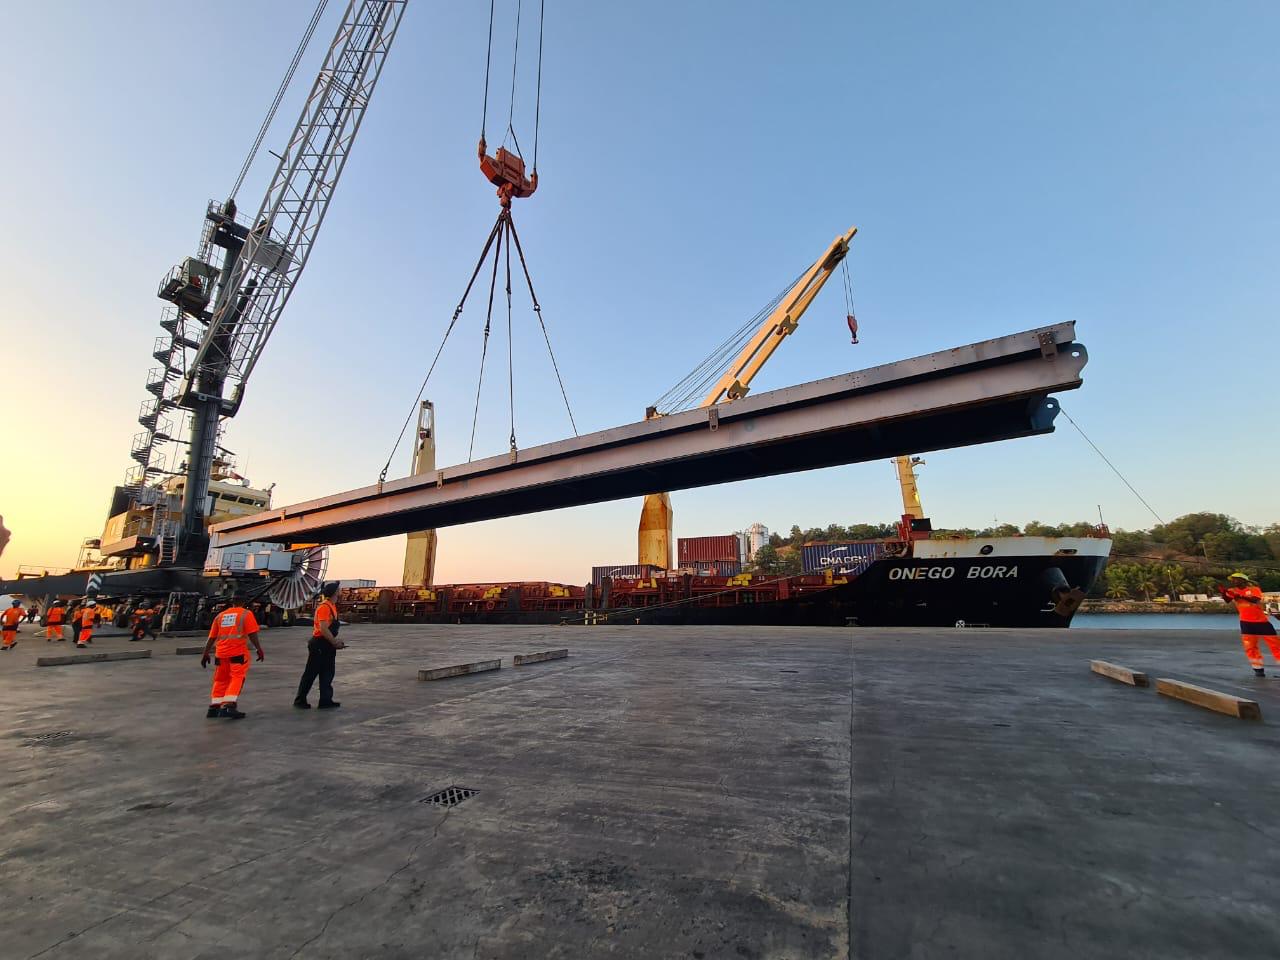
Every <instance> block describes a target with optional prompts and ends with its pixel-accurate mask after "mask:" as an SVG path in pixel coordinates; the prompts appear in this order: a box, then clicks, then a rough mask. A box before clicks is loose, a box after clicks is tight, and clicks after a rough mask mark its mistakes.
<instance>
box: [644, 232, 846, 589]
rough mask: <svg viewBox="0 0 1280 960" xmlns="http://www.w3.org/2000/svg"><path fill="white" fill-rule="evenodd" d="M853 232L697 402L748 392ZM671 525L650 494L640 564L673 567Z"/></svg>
mask: <svg viewBox="0 0 1280 960" xmlns="http://www.w3.org/2000/svg"><path fill="white" fill-rule="evenodd" d="M857 232H858V228H857V227H850V228H849V230H848V231H847V232H846V233H845V234H844V235H843V236H839V237H836V238H835V240H833V241H832V242H831V246H829V247H828V248H827V250H826V252H825V253H823V254H822V256H820V257H819V258H818V259H817V260H816V261H815V262H814V264H813V266H811V267H810V268H809V269H808V270H806V271H805V272H804V274H802V275H801V277H800V279H799V280H798V281H796V283H795V285H794V286H793V287H791V289H790V290H788V291H787V294H786V296H784V297H783V298H782V300H781V302H780V303H779V304H778V305H777V307H775V308H774V309H773V311H772V312H770V313H769V315H768V316H767V317H765V318H764V321H763V322H762V323H761V324H760V326H759V328H758V329H757V330H756V332H755V334H754V335H753V336H752V337H751V339H750V340H748V341H747V344H746V346H744V347H743V348H742V350H741V351H740V352H739V353H738V355H737V357H736V358H735V359H734V361H733V363H731V364H730V365H729V368H728V369H727V370H725V372H724V374H723V376H721V377H720V379H719V380H718V381H717V382H716V384H715V386H713V387H712V388H711V392H710V393H708V394H707V397H706V399H705V400H703V401H702V403H701V404H700V406H703V407H710V406H714V405H715V404H717V403H723V402H724V401H726V400H738V399H740V398H742V397H745V396H746V395H747V393H748V392H750V390H751V381H752V380H753V379H755V376H756V374H757V373H759V372H760V369H761V368H762V367H763V366H764V365H765V363H766V362H768V360H769V358H770V357H771V356H773V353H774V351H775V350H777V349H778V347H779V346H780V345H781V344H782V341H783V340H784V339H785V338H786V337H787V336H789V335H790V334H792V333H794V332H795V331H796V328H797V327H798V326H799V325H800V318H801V317H802V316H803V315H804V312H805V310H807V309H808V308H809V304H811V303H812V302H813V298H814V297H816V296H817V295H818V292H819V291H820V290H821V289H822V288H823V286H824V285H825V284H826V282H827V281H828V280H829V279H831V275H832V274H833V273H835V270H836V268H837V267H838V266H840V263H841V262H842V261H843V260H844V258H845V256H846V255H847V254H848V253H849V243H850V241H851V240H853V238H854V235H855V234H857ZM645 416H646V418H647V419H652V418H654V417H657V416H661V414H659V413H658V412H657V411H656V410H655V409H653V408H650V410H649V411H648V412H647V413H646V415H645ZM671 525H672V513H671V497H670V496H669V495H668V494H665V493H651V494H649V495H648V496H646V497H645V498H644V507H643V508H642V510H641V512H640V529H639V536H638V540H639V548H640V549H639V554H640V556H639V562H640V563H642V564H646V563H647V564H652V565H654V566H657V567H661V568H662V569H664V570H670V569H671V566H672V564H671V547H672V540H671Z"/></svg>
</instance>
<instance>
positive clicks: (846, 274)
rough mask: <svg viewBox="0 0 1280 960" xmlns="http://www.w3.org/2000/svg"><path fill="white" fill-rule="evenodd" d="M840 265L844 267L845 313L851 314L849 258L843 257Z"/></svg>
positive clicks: (851, 296)
mask: <svg viewBox="0 0 1280 960" xmlns="http://www.w3.org/2000/svg"><path fill="white" fill-rule="evenodd" d="M840 266H841V267H842V268H843V269H844V309H845V313H847V314H848V315H849V316H851V317H852V316H853V280H852V279H850V277H849V258H848V257H845V258H844V259H843V260H841V261H840Z"/></svg>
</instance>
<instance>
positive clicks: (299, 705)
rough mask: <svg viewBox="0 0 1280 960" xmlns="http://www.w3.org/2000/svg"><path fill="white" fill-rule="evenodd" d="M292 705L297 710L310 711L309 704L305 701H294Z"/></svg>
mask: <svg viewBox="0 0 1280 960" xmlns="http://www.w3.org/2000/svg"><path fill="white" fill-rule="evenodd" d="M293 705H294V706H295V707H297V708H298V709H299V710H310V709H311V704H309V703H307V701H305V700H295V701H293Z"/></svg>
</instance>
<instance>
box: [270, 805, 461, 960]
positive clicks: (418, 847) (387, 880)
mask: <svg viewBox="0 0 1280 960" xmlns="http://www.w3.org/2000/svg"><path fill="white" fill-rule="evenodd" d="M452 812H453V808H452V807H447V808H445V811H444V816H442V817H441V818H440V819H439V821H437V823H436V825H435V829H434V830H432V831H431V836H429V837H423V838H422V839H421V840H419V841H418V842H417V843H415V844H414V845H413V848H412V849H411V850H410V851H409V855H408V856H407V857H405V861H404V863H402V864H401V865H400V866H399V867H397V868H396V869H395V870H392V871H391V873H389V874H387V876H386V878H385V879H383V880H380V881H379V882H378V883H375V884H374V885H373V886H372V887H370V888H369V889H368V890H366V891H365V892H364V893H362V894H360V896H358V897H356V898H355V899H354V900H349V901H348V902H346V903H344V904H343V905H342V906H340V907H338V908H337V909H336V910H334V911H332V912H331V913H330V914H329V916H327V917H325V920H324V923H323V924H321V926H320V929H319V931H317V932H316V934H315V936H313V937H309V938H308V939H306V940H304V941H303V942H302V943H300V944H298V947H297V949H295V950H294V951H293V953H291V954H289V960H293V958H294V957H296V956H297V955H298V954H300V953H301V952H302V951H303V950H305V949H306V948H307V947H309V946H311V944H313V943H315V942H316V941H317V940H319V939H320V938H321V937H323V936H324V935H325V932H326V931H327V930H328V929H329V924H331V923H333V921H334V918H335V917H337V916H338V914H340V913H342V912H343V911H344V910H348V909H350V908H351V907H354V906H356V905H357V904H359V903H361V902H363V901H364V899H365V898H366V897H368V896H369V895H370V894H371V893H373V892H374V891H376V890H381V889H382V888H383V887H385V886H386V885H387V884H389V883H390V882H391V881H392V880H394V879H395V878H396V877H398V876H400V874H402V873H404V872H405V871H406V870H408V869H409V867H410V866H412V864H413V861H414V859H415V858H416V857H417V855H418V851H419V850H421V849H422V848H423V847H424V846H426V845H427V844H429V843H434V842H435V840H436V838H437V837H439V836H440V828H441V827H442V826H444V823H445V821H446V820H448V819H449V814H451V813H452Z"/></svg>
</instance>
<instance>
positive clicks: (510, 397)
mask: <svg viewBox="0 0 1280 960" xmlns="http://www.w3.org/2000/svg"><path fill="white" fill-rule="evenodd" d="M510 225H511V219H510V217H508V218H507V227H508V229H510ZM506 255H507V405H508V407H509V408H510V411H511V449H512V451H513V452H514V451H515V449H516V370H515V359H514V353H515V342H514V340H513V338H512V336H511V244H510V243H508V244H507V249H506Z"/></svg>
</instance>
